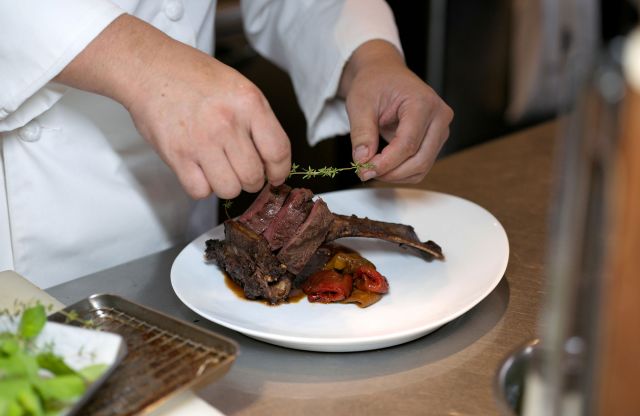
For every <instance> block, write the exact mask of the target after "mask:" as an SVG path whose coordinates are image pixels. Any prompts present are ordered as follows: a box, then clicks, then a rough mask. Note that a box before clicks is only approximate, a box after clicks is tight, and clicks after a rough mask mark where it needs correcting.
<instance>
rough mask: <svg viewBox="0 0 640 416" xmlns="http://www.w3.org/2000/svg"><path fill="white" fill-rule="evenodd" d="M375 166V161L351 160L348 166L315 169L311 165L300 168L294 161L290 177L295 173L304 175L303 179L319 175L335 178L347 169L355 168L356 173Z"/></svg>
mask: <svg viewBox="0 0 640 416" xmlns="http://www.w3.org/2000/svg"><path fill="white" fill-rule="evenodd" d="M372 168H374V165H373V163H370V162H367V163H359V162H351V166H349V167H347V168H334V167H327V166H324V167H321V168H320V169H314V168H312V167H311V166H309V167H308V168H306V169H300V165H298V164H297V163H294V164H293V165H291V172H289V177H292V176H293V175H304V176H302V179H311V178H315V177H317V176H319V177H325V178H334V177H335V176H336V175H337V174H338V173H340V172H344V171H347V170H353V171H355V173H356V174H358V173H360V171H361V170H362V169H372Z"/></svg>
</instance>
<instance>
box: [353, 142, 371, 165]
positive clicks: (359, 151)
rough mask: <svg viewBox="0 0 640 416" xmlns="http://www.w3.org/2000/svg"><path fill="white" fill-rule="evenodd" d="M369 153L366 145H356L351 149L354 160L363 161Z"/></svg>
mask: <svg viewBox="0 0 640 416" xmlns="http://www.w3.org/2000/svg"><path fill="white" fill-rule="evenodd" d="M368 155H369V150H368V149H367V146H365V145H363V144H361V145H358V146H356V149H355V150H354V151H353V160H354V161H356V162H362V161H364V160H365V159H366V158H367V156H368Z"/></svg>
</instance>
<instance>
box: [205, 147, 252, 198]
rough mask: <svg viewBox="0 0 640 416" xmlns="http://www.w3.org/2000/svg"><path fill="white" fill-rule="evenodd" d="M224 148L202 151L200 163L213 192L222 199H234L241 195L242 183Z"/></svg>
mask: <svg viewBox="0 0 640 416" xmlns="http://www.w3.org/2000/svg"><path fill="white" fill-rule="evenodd" d="M228 157H229V156H228V155H227V153H226V151H225V150H224V149H218V151H209V152H202V154H201V155H200V156H199V165H200V168H202V171H203V172H204V175H205V176H206V178H207V181H208V182H209V186H211V189H213V192H214V193H215V194H216V195H217V196H218V198H221V199H233V198H235V197H237V196H238V195H240V192H241V191H242V184H241V183H240V180H239V179H238V175H237V173H236V171H235V170H234V168H233V166H231V163H230V161H229V159H228Z"/></svg>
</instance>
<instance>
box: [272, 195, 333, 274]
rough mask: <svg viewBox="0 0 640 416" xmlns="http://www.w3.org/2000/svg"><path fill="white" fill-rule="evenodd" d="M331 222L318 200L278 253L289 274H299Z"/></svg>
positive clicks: (325, 205)
mask: <svg viewBox="0 0 640 416" xmlns="http://www.w3.org/2000/svg"><path fill="white" fill-rule="evenodd" d="M332 220H333V214H332V213H331V211H329V208H328V207H327V204H326V203H325V202H324V201H323V200H322V199H320V198H318V199H317V200H316V201H315V203H314V204H313V208H311V212H310V213H309V216H308V217H307V219H306V220H305V221H304V222H303V223H302V225H300V227H298V229H297V230H296V232H295V234H294V235H293V236H291V238H289V240H288V241H287V242H286V243H285V244H284V246H282V248H281V249H280V251H279V252H278V260H280V261H281V262H282V263H284V264H285V265H286V266H287V269H288V270H289V271H290V272H291V273H293V274H298V273H300V272H301V271H302V269H303V268H304V266H305V264H307V262H308V261H309V259H310V258H311V256H313V253H315V252H316V250H317V249H318V247H320V245H321V244H322V243H323V242H324V239H325V236H326V235H327V231H328V230H329V226H330V225H331V221H332Z"/></svg>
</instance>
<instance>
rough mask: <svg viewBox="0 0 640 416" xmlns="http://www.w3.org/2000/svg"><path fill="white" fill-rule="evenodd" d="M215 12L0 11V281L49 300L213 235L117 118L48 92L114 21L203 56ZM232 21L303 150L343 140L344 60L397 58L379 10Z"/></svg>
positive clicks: (63, 7) (97, 5) (95, 0)
mask: <svg viewBox="0 0 640 416" xmlns="http://www.w3.org/2000/svg"><path fill="white" fill-rule="evenodd" d="M215 6H216V4H215V0H214V1H211V0H157V1H153V0H114V1H109V0H56V1H55V2H49V1H45V0H20V1H18V2H8V1H7V2H0V140H1V143H0V145H1V147H0V150H1V151H0V270H5V269H13V270H16V271H17V272H19V273H20V274H22V275H23V276H25V277H27V278H28V279H30V280H31V281H32V282H34V283H35V284H37V285H38V286H40V287H42V288H47V287H50V286H53V285H55V284H59V283H63V282H65V281H68V280H70V279H73V278H76V277H79V276H82V275H86V274H89V273H93V272H96V271H99V270H102V269H105V268H108V267H111V266H114V265H117V264H120V263H124V262H126V261H130V260H133V259H135V258H138V257H142V256H145V255H148V254H151V253H153V252H156V251H160V250H162V249H165V248H168V247H170V246H172V245H175V244H179V243H182V242H185V241H188V239H189V238H193V237H195V236H196V235H197V234H199V233H201V232H204V231H206V230H207V229H208V228H210V227H212V226H213V225H215V220H216V216H217V213H216V204H215V200H214V199H213V198H209V199H208V200H206V201H199V202H198V203H195V202H194V201H192V200H191V199H190V198H189V197H188V196H187V195H186V194H185V193H184V191H183V190H182V189H181V187H180V185H179V183H178V181H177V179H176V177H175V175H174V174H173V172H172V171H171V170H170V169H169V168H168V167H167V166H166V165H165V164H164V163H163V162H162V161H161V160H160V158H159V157H158V156H157V155H156V154H155V153H154V152H153V150H152V149H151V147H150V146H149V145H148V144H147V143H146V142H145V141H144V140H143V139H142V138H141V137H140V135H139V134H138V132H137V131H136V129H135V127H134V125H133V123H132V121H131V119H130V116H129V114H128V113H127V111H126V110H125V109H124V108H123V107H122V106H121V105H119V104H118V103H116V102H114V101H112V100H110V99H108V98H105V97H102V96H98V95H95V94H90V93H86V92H83V91H79V90H76V89H73V88H67V87H64V86H62V85H59V84H56V83H53V82H51V79H53V78H54V77H55V76H56V75H57V74H58V73H59V72H60V71H61V70H62V69H63V68H64V67H65V66H66V65H67V64H68V63H69V62H70V61H71V60H72V59H73V58H74V57H75V56H76V55H77V54H78V53H80V52H81V51H82V49H83V48H85V47H86V46H87V44H88V43H89V42H91V40H92V39H94V38H95V37H96V36H98V35H99V33H100V32H101V31H102V30H103V29H104V28H105V27H106V26H107V25H109V23H111V22H112V21H113V20H114V19H115V18H116V17H118V16H119V15H121V14H122V13H129V14H132V15H135V16H137V17H139V18H141V19H143V20H145V21H147V22H149V23H151V24H152V25H154V26H155V27H157V28H159V29H160V30H162V31H164V32H165V33H167V34H168V35H170V36H172V37H173V38H175V39H177V40H179V41H182V42H184V43H186V44H189V45H191V46H194V47H197V48H199V49H201V50H203V51H205V52H207V53H212V52H213V45H214V32H213V22H214V12H215ZM242 10H243V16H244V23H245V30H246V32H247V35H248V37H249V39H250V41H251V42H252V43H253V44H254V46H255V48H256V49H257V50H258V51H259V52H261V53H262V54H263V55H265V56H266V57H268V58H270V59H272V60H274V62H276V63H277V64H278V65H280V66H282V67H283V68H285V69H286V70H287V71H288V72H289V73H290V74H291V76H292V80H293V84H294V87H295V91H296V95H297V97H298V100H299V103H300V105H301V108H302V110H303V112H304V114H305V116H306V118H307V122H308V126H309V128H308V137H309V141H310V143H311V144H315V143H316V142H318V141H319V140H322V139H323V138H326V137H331V136H335V135H337V134H344V133H346V132H347V131H348V119H347V116H346V112H345V108H344V103H343V102H342V101H341V100H338V99H335V98H334V97H335V93H336V90H337V86H338V82H339V78H340V74H341V71H342V68H343V66H344V64H345V62H346V61H347V59H348V58H349V56H350V54H351V53H352V52H353V50H355V49H356V48H357V47H358V46H360V45H361V44H362V43H363V42H365V41H367V40H370V39H374V38H375V39H385V40H387V41H389V42H392V43H393V44H395V45H396V47H397V48H398V49H399V50H401V49H400V48H401V47H400V43H399V39H398V34H397V30H396V27H395V25H394V22H393V15H392V13H391V11H390V9H389V8H388V6H387V5H386V3H385V2H384V1H383V0H323V1H315V0H279V1H277V0H251V1H249V0H245V1H244V2H243V3H242ZM354 17H355V18H354ZM0 284H1V282H0Z"/></svg>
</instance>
